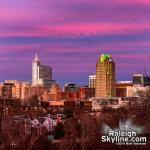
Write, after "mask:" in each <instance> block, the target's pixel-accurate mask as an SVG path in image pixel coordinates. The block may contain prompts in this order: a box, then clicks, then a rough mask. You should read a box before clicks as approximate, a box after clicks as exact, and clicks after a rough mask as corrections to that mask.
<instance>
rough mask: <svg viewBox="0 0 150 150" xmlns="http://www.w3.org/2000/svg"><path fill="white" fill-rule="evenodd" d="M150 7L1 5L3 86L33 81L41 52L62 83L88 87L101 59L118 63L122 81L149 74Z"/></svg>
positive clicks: (70, 3) (101, 3) (124, 4)
mask: <svg viewBox="0 0 150 150" xmlns="http://www.w3.org/2000/svg"><path fill="white" fill-rule="evenodd" d="M149 6H150V2H149V1H147V0H145V1H140V0H133V1H132V2H131V1H129V0H126V1H125V2H120V1H119V0H115V1H113V2H109V3H108V2H105V1H97V0H94V1H92V2H91V1H89V0H86V1H85V0H82V1H79V0H77V1H75V2H73V1H68V0H64V1H63V2H62V1H61V2H60V1H58V0H55V1H54V0H52V1H47V0H45V1H42V0H39V1H38V3H35V1H33V0H30V1H23V0H22V1H19V0H14V1H13V2H12V1H10V0H8V1H4V0H2V1H1V2H0V34H1V36H0V60H1V63H0V72H1V74H0V81H3V80H5V79H18V80H26V79H28V80H29V81H31V72H32V70H31V63H32V59H33V57H34V55H35V52H36V51H37V52H38V55H39V56H40V58H41V60H42V63H43V64H46V65H50V66H52V68H53V74H54V79H55V80H56V81H58V83H59V82H67V81H68V82H71V81H72V82H76V83H81V84H85V83H87V82H88V76H89V75H91V74H95V72H96V66H95V62H96V60H97V58H98V57H99V55H100V54H102V53H109V54H111V55H112V56H113V59H114V61H115V62H116V78H117V80H131V79H132V74H133V73H137V72H143V73H144V70H145V69H144V68H147V72H148V73H150V66H149V63H148V62H149V58H150V52H149V48H150V44H149V39H150V35H149V32H150V27H149V25H150V22H149V13H150V10H149Z"/></svg>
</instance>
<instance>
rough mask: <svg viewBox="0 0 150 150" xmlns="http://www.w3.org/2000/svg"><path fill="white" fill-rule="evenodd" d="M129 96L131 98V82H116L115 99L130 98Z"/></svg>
mask: <svg viewBox="0 0 150 150" xmlns="http://www.w3.org/2000/svg"><path fill="white" fill-rule="evenodd" d="M130 96H133V82H132V81H118V82H117V83H116V97H130Z"/></svg>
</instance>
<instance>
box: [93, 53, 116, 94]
mask: <svg viewBox="0 0 150 150" xmlns="http://www.w3.org/2000/svg"><path fill="white" fill-rule="evenodd" d="M115 96H116V79H115V63H114V61H113V59H112V57H111V56H110V55H109V54H101V56H100V58H99V59H98V61H97V63H96V97H115Z"/></svg>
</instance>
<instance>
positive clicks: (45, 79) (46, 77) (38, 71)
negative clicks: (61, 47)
mask: <svg viewBox="0 0 150 150" xmlns="http://www.w3.org/2000/svg"><path fill="white" fill-rule="evenodd" d="M51 82H52V68H51V67H50V66H44V65H41V64H40V60H39V58H38V56H37V54H36V55H35V58H34V60H33V62H32V85H33V86H37V85H43V86H47V85H50V84H51Z"/></svg>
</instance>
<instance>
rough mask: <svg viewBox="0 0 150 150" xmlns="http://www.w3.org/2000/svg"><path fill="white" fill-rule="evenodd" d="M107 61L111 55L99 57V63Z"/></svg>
mask: <svg viewBox="0 0 150 150" xmlns="http://www.w3.org/2000/svg"><path fill="white" fill-rule="evenodd" d="M108 59H112V58H111V55H109V54H101V56H100V61H101V62H104V61H106V60H108Z"/></svg>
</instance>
